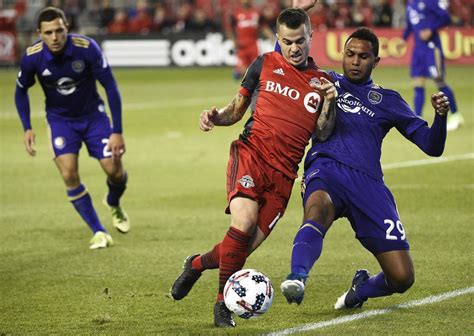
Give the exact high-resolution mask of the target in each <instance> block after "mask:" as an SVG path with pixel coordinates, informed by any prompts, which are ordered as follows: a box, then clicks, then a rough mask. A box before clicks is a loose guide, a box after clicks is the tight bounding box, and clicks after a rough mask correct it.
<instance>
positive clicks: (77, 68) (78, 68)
mask: <svg viewBox="0 0 474 336" xmlns="http://www.w3.org/2000/svg"><path fill="white" fill-rule="evenodd" d="M84 68H85V65H84V61H82V60H78V61H74V62H72V70H74V72H77V73H81V72H82V71H84Z"/></svg>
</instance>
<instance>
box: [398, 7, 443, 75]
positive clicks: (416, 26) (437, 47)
mask: <svg viewBox="0 0 474 336" xmlns="http://www.w3.org/2000/svg"><path fill="white" fill-rule="evenodd" d="M448 7H449V6H448V1H447V0H409V1H408V3H407V18H406V29H405V31H404V33H403V37H404V38H405V39H407V38H408V36H410V34H411V33H413V36H414V39H415V46H414V48H413V54H412V58H411V69H410V74H411V76H412V77H428V78H437V77H440V76H444V70H445V66H444V54H443V48H442V46H441V40H440V38H439V34H438V30H439V29H440V28H442V27H444V26H447V25H449V24H450V22H451V19H450V16H449V12H448ZM424 29H429V30H431V33H432V35H431V38H430V39H429V40H427V41H424V40H422V39H421V37H420V32H421V31H422V30H424Z"/></svg>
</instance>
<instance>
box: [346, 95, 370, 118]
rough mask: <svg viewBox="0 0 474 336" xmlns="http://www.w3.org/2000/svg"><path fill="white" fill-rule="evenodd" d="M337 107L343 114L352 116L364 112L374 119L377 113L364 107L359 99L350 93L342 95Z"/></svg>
mask: <svg viewBox="0 0 474 336" xmlns="http://www.w3.org/2000/svg"><path fill="white" fill-rule="evenodd" d="M337 107H338V108H340V109H341V110H342V112H346V113H352V114H360V113H361V112H364V113H365V114H367V115H368V116H369V117H373V116H374V115H375V113H374V112H373V111H372V110H371V109H369V108H367V107H366V106H364V104H362V102H361V101H360V99H359V98H357V97H355V96H353V95H351V94H350V93H349V92H346V93H344V94H343V95H340V96H339V97H338V98H337Z"/></svg>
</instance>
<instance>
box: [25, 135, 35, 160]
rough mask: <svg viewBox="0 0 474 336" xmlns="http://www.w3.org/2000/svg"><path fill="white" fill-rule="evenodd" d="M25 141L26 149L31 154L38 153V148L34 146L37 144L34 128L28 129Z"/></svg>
mask: <svg viewBox="0 0 474 336" xmlns="http://www.w3.org/2000/svg"><path fill="white" fill-rule="evenodd" d="M23 142H24V144H25V149H26V151H27V152H28V154H30V155H31V156H35V155H36V150H35V149H34V148H33V145H35V144H36V135H35V132H33V130H32V129H29V130H26V131H25V135H24V137H23Z"/></svg>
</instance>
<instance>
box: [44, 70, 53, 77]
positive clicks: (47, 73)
mask: <svg viewBox="0 0 474 336" xmlns="http://www.w3.org/2000/svg"><path fill="white" fill-rule="evenodd" d="M51 75H52V73H51V71H49V69H48V68H46V69H44V70H43V72H42V73H41V76H43V77H46V76H51Z"/></svg>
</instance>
